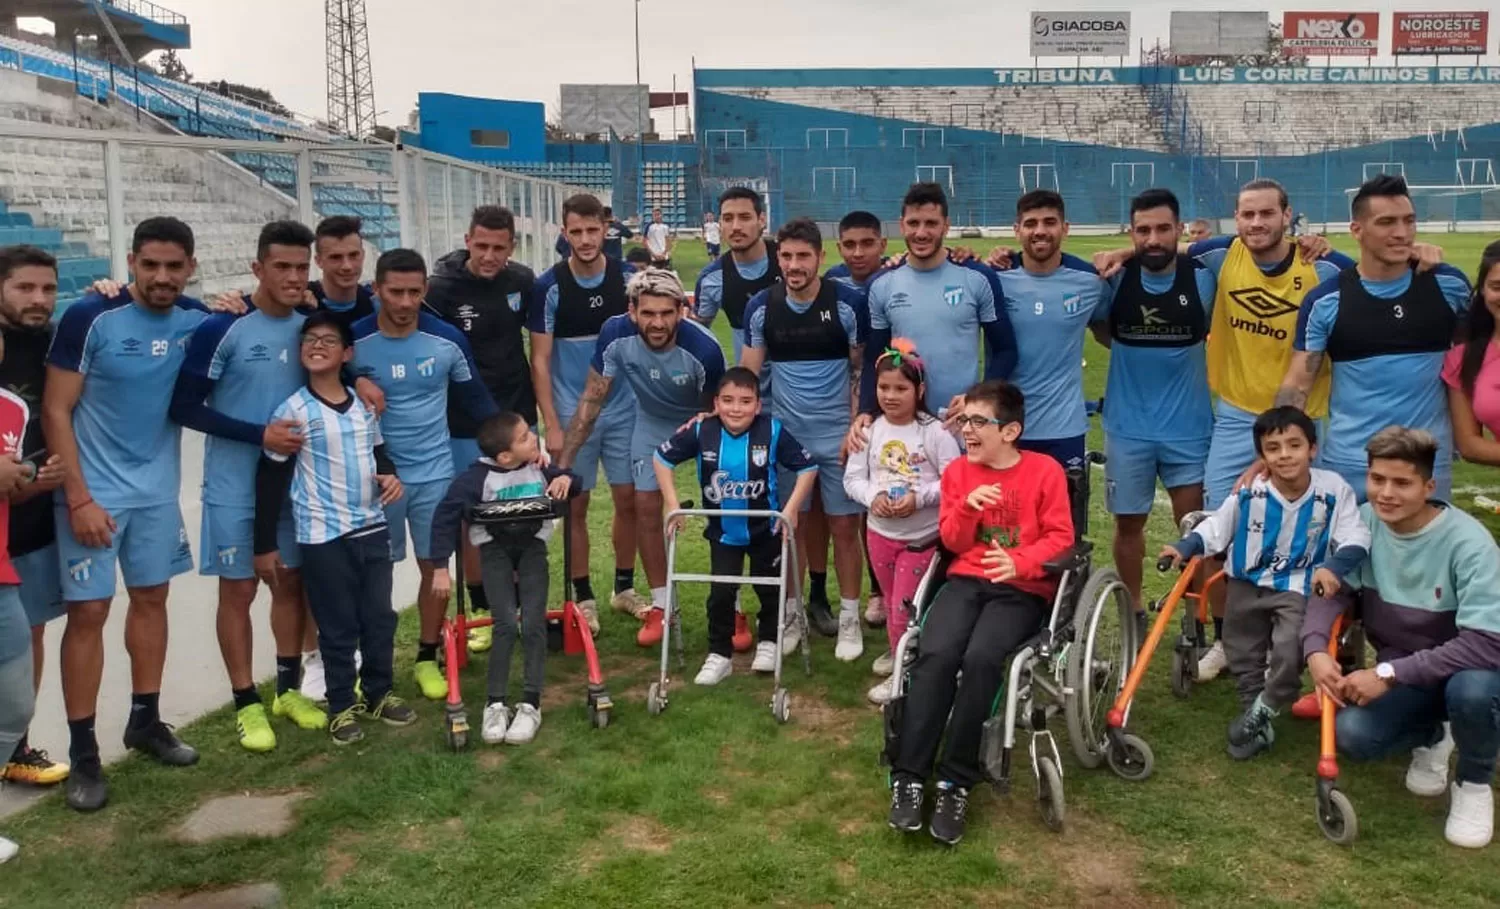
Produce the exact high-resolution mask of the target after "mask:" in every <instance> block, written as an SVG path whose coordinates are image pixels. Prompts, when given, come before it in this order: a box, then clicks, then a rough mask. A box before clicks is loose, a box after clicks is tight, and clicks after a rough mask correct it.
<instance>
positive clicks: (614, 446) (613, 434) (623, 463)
mask: <svg viewBox="0 0 1500 909" xmlns="http://www.w3.org/2000/svg"><path fill="white" fill-rule="evenodd" d="M557 418H558V420H559V422H561V423H562V425H564V426H567V425H568V424H569V423H571V422H572V421H573V415H572V414H567V415H566V416H565V415H563V414H558V415H557ZM673 428H674V429H675V428H676V427H673ZM634 432H635V416H634V414H633V413H632V414H630V415H628V416H626V417H623V418H622V417H618V416H614V417H612V419H611V420H610V421H609V422H605V420H604V419H603V418H601V419H600V420H599V422H598V423H597V424H596V425H595V426H594V431H593V432H592V433H590V434H589V437H588V440H587V441H585V442H584V443H583V445H582V446H581V447H579V449H578V456H577V457H575V458H574V459H573V472H574V473H576V474H578V476H579V478H581V479H582V480H583V491H584V492H588V491H589V490H591V489H593V488H594V487H595V486H596V485H597V484H598V482H599V467H600V465H601V464H602V465H603V467H604V479H605V481H606V482H608V483H609V485H611V486H629V485H630V484H631V483H633V482H635V476H634V473H633V471H632V470H631V454H630V453H631V448H630V445H631V436H632V435H633V434H634ZM662 441H663V442H665V441H666V439H662ZM657 444H660V443H657ZM648 466H649V465H648Z"/></svg>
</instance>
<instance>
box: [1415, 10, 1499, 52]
mask: <svg viewBox="0 0 1500 909" xmlns="http://www.w3.org/2000/svg"><path fill="white" fill-rule="evenodd" d="M1489 34H1490V14H1489V13H1488V12H1485V11H1482V10H1481V11H1478V12H1470V13H1393V14H1392V17H1391V53H1393V54H1482V53H1484V52H1485V50H1486V49H1487V48H1488V47H1489V43H1490V42H1489Z"/></svg>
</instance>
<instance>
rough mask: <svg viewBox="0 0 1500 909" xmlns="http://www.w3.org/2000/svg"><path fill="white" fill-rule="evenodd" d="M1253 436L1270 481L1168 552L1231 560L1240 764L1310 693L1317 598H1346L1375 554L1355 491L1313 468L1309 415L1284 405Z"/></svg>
mask: <svg viewBox="0 0 1500 909" xmlns="http://www.w3.org/2000/svg"><path fill="white" fill-rule="evenodd" d="M1251 431H1252V432H1253V433H1254V436H1255V450H1256V453H1257V454H1258V455H1259V456H1260V458H1261V460H1263V461H1264V462H1265V464H1266V470H1267V475H1266V476H1263V477H1259V478H1257V479H1256V480H1255V481H1254V482H1252V483H1251V484H1250V485H1248V486H1246V487H1244V488H1243V489H1241V490H1239V492H1237V493H1235V494H1234V495H1232V496H1230V497H1229V498H1228V499H1226V500H1225V501H1224V504H1222V505H1220V506H1219V508H1218V510H1217V511H1214V512H1213V513H1211V514H1209V515H1208V516H1207V517H1206V518H1204V519H1203V521H1201V522H1200V523H1199V524H1198V525H1197V526H1196V527H1194V528H1193V530H1192V531H1191V532H1189V533H1188V535H1187V536H1185V537H1183V538H1182V539H1181V540H1179V541H1177V543H1176V544H1174V545H1172V546H1167V547H1166V548H1164V549H1163V550H1162V552H1161V559H1162V560H1163V562H1170V563H1171V564H1173V565H1176V564H1180V563H1181V562H1182V560H1184V559H1188V558H1191V557H1193V556H1196V555H1205V554H1206V555H1215V554H1217V553H1220V552H1225V551H1226V550H1227V552H1228V558H1227V559H1226V562H1225V571H1226V573H1227V580H1226V582H1225V587H1226V591H1225V613H1224V635H1223V640H1224V654H1225V656H1226V657H1227V658H1228V661H1229V670H1230V672H1231V673H1232V674H1233V675H1234V677H1235V681H1236V684H1237V685H1238V687H1239V695H1240V704H1241V707H1242V710H1243V712H1242V713H1241V714H1240V715H1239V716H1238V717H1236V718H1235V719H1234V721H1233V722H1231V723H1230V724H1229V733H1228V738H1229V744H1228V751H1229V756H1230V757H1232V758H1234V759H1235V760H1240V761H1243V760H1248V759H1250V758H1253V757H1255V756H1256V755H1258V754H1260V753H1261V752H1263V751H1265V750H1267V749H1268V748H1270V747H1271V743H1272V742H1274V741H1275V739H1276V735H1275V730H1274V729H1273V728H1272V725H1271V721H1272V720H1273V719H1275V718H1276V716H1277V715H1278V714H1279V713H1280V712H1281V711H1282V710H1283V709H1284V708H1286V707H1288V706H1290V705H1291V704H1292V702H1294V701H1295V700H1297V695H1298V693H1299V692H1300V691H1301V684H1302V649H1301V634H1302V618H1303V615H1304V613H1305V612H1306V610H1307V597H1308V595H1309V594H1310V593H1312V592H1313V591H1314V590H1315V589H1318V588H1321V589H1325V590H1327V591H1328V592H1329V593H1330V594H1331V593H1332V592H1333V591H1335V590H1337V589H1338V587H1339V584H1340V583H1341V579H1342V578H1343V577H1344V576H1345V575H1346V574H1348V573H1349V572H1350V571H1353V570H1354V569H1355V568H1357V567H1358V566H1359V564H1360V563H1361V562H1363V561H1364V559H1365V557H1366V556H1367V555H1368V554H1369V547H1370V532H1369V530H1368V528H1366V527H1365V525H1364V522H1363V521H1362V520H1360V516H1359V505H1358V502H1357V501H1356V500H1355V496H1354V490H1353V489H1350V488H1349V484H1348V483H1346V482H1344V480H1343V478H1341V477H1340V476H1339V475H1338V474H1336V473H1334V472H1332V471H1329V470H1319V469H1317V468H1314V467H1313V466H1312V462H1313V459H1314V458H1315V457H1316V456H1317V451H1318V431H1317V427H1316V426H1315V425H1314V424H1313V421H1312V420H1311V419H1310V418H1309V417H1308V416H1307V414H1305V413H1303V412H1302V411H1301V410H1298V409H1297V408H1295V407H1275V408H1272V409H1271V410H1268V411H1266V412H1265V413H1263V414H1261V415H1260V416H1259V417H1257V418H1256V420H1255V425H1254V428H1253V429H1252V430H1251ZM1335 547H1337V548H1335ZM1268 654H1269V664H1270V665H1269V671H1268V667H1267V656H1268Z"/></svg>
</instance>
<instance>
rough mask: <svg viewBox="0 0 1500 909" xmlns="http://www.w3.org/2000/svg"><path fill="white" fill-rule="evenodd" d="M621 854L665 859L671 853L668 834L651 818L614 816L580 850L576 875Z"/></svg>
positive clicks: (670, 835) (632, 815)
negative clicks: (628, 853)
mask: <svg viewBox="0 0 1500 909" xmlns="http://www.w3.org/2000/svg"><path fill="white" fill-rule="evenodd" d="M621 851H625V852H639V853H644V854H646V855H665V854H667V853H668V852H670V851H672V834H671V831H669V830H667V828H666V827H663V826H662V825H661V824H660V823H658V822H657V821H656V820H655V819H654V818H649V817H642V816H641V815H638V814H631V815H623V816H617V817H615V818H614V820H613V821H612V823H611V824H610V825H609V827H608V828H606V829H605V831H604V832H603V833H601V834H600V835H599V836H598V837H597V838H595V839H594V840H593V841H592V842H591V843H590V844H589V845H587V846H585V847H584V848H583V850H582V855H583V858H582V860H581V861H580V862H579V871H580V872H582V873H583V874H588V873H590V872H592V871H593V870H594V868H595V867H597V866H598V864H599V863H600V862H601V861H603V860H605V859H606V858H612V857H614V856H617V855H619V854H620V852H621Z"/></svg>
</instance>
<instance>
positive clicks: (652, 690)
mask: <svg viewBox="0 0 1500 909" xmlns="http://www.w3.org/2000/svg"><path fill="white" fill-rule="evenodd" d="M666 709H667V699H666V698H664V697H662V693H661V684H660V683H658V682H652V683H651V685H650V687H648V688H647V689H646V712H647V713H649V714H651V715H652V716H657V715H658V714H660V713H661V712H662V711H663V710H666Z"/></svg>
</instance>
